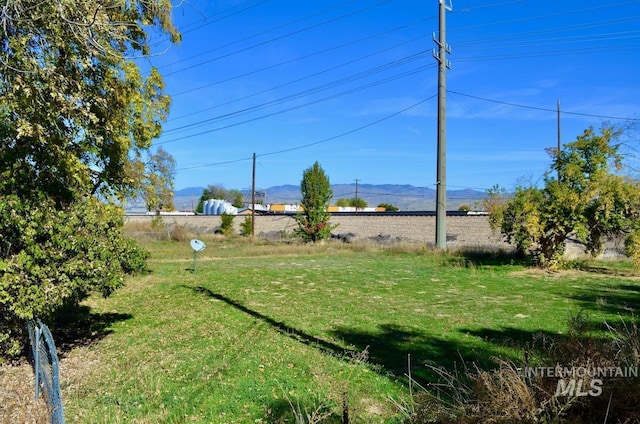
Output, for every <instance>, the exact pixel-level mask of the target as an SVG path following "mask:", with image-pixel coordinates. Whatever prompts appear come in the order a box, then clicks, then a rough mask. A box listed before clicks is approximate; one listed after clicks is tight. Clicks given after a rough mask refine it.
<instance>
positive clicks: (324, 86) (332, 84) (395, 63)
mask: <svg viewBox="0 0 640 424" xmlns="http://www.w3.org/2000/svg"><path fill="white" fill-rule="evenodd" d="M430 53H431V52H428V53H427V52H425V51H423V52H419V53H415V54H413V55H410V56H407V57H404V58H401V59H398V60H395V61H393V62H389V63H386V64H384V65H380V66H378V67H375V68H370V69H367V70H365V71H362V72H358V73H356V74H352V75H349V76H346V77H343V78H340V79H338V80H334V81H331V82H328V83H325V84H322V85H319V86H316V87H313V88H309V89H306V90H303V91H300V92H297V93H294V94H290V95H288V96H285V97H282V98H279V99H275V100H271V101H269V102H265V103H261V104H259V105H254V106H251V107H247V108H244V109H240V110H237V111H235V112H230V113H226V114H223V115H219V116H216V117H213V118H208V119H204V120H200V121H197V122H194V123H191V124H186V125H183V126H180V127H176V128H172V129H170V130H167V131H165V134H173V133H175V132H180V131H184V130H187V129H192V128H195V127H199V126H203V125H206V124H208V123H212V122H215V121H220V120H224V119H228V118H231V117H235V116H240V115H245V114H247V113H251V112H255V111H257V110H261V109H266V108H269V107H272V106H275V105H279V104H282V103H286V102H289V101H292V100H296V99H299V98H301V97H305V96H308V95H310V94H315V93H319V92H321V91H325V90H328V89H331V88H335V87H338V86H341V85H344V84H348V83H351V82H354V81H357V80H360V79H363V78H366V77H369V76H372V75H375V74H377V73H380V72H384V71H387V70H389V69H392V68H394V67H397V66H402V65H405V64H407V63H410V62H413V61H416V60H419V59H422V58H424V57H425V56H426V55H427V54H430ZM357 60H359V59H357ZM341 66H343V65H339V66H338V67H341ZM334 68H337V67H334ZM334 68H330V69H329V70H332V69H334ZM326 71H327V70H325V71H321V72H317V73H314V74H311V75H309V76H306V77H303V78H299V79H297V80H294V81H290V82H288V83H285V84H282V85H280V86H277V87H273V88H270V89H267V90H263V91H260V92H258V93H254V94H251V95H248V96H244V97H242V98H240V99H234V100H232V101H229V102H226V103H223V104H220V105H216V106H213V107H210V108H207V109H216V108H219V107H222V106H225V105H228V104H231V103H235V102H237V101H240V100H243V99H247V98H250V97H254V96H256V95H259V94H263V93H266V92H269V91H273V90H275V89H277V88H282V87H284V86H287V85H290V84H293V83H295V82H299V81H301V80H304V79H307V78H310V77H313V76H317V75H320V74H322V73H324V72H326ZM410 74H413V72H410ZM394 79H396V78H394Z"/></svg>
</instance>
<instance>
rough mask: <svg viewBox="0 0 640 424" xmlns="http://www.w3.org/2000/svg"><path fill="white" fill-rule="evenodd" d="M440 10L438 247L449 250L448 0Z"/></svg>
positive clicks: (443, 0)
mask: <svg viewBox="0 0 640 424" xmlns="http://www.w3.org/2000/svg"><path fill="white" fill-rule="evenodd" d="M438 2H439V3H440V8H439V16H440V22H439V37H438V39H436V37H435V34H434V36H433V41H435V43H436V44H437V45H438V53H437V55H436V52H435V50H434V52H433V56H434V57H435V58H436V60H437V61H438V153H437V155H438V156H437V164H436V167H437V171H436V247H437V248H438V249H442V250H444V249H446V248H447V223H446V220H447V125H446V123H447V120H446V112H447V108H446V101H447V68H450V67H451V66H450V64H449V61H448V60H447V53H451V48H450V47H449V46H448V45H447V37H446V32H447V31H446V14H447V9H448V10H451V8H452V7H447V5H446V3H445V2H446V0H438Z"/></svg>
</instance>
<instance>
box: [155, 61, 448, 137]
mask: <svg viewBox="0 0 640 424" xmlns="http://www.w3.org/2000/svg"><path fill="white" fill-rule="evenodd" d="M435 66H436V65H435V64H431V65H426V66H421V67H418V68H415V69H412V70H410V71H406V72H404V73H402V74H396V75H393V76H391V77H387V78H385V79H382V80H378V81H374V82H372V83H368V84H365V85H362V86H359V87H356V88H352V89H349V90H346V91H342V92H340V93H336V94H332V95H331V96H327V97H323V98H320V99H317V100H313V101H310V102H307V103H304V104H300V105H296V106H292V107H289V108H287V109H283V110H279V111H275V112H272V113H268V114H266V115H261V116H258V117H255V118H251V119H247V120H244V121H240V122H235V123H233V124H229V125H225V126H222V127H217V128H213V129H210V130H207V131H201V132H199V133H195V134H189V135H185V136H182V137H178V138H173V139H170V140H164V141H159V142H157V143H154V145H155V146H159V145H162V144H168V143H174V142H176V141H180V140H185V139H189V138H193V137H197V136H200V135H204V134H210V133H212V132H216V131H221V130H225V129H228V128H232V127H237V126H239V125H244V124H248V123H250V122H255V121H258V120H261V119H265V118H270V117H272V116H275V115H280V114H282V113H286V112H290V111H292V110H296V109H300V108H303V107H307V106H310V105H314V104H317V103H320V102H324V101H327V100H332V99H335V98H337V97H341V96H345V95H347V94H352V93H355V92H357V91H361V90H364V89H367V88H371V87H375V86H377V85H380V84H384V83H387V82H389V81H393V80H396V79H399V78H404V77H406V76H409V75H413V74H416V73H419V72H424V71H425V70H427V69H432V68H435Z"/></svg>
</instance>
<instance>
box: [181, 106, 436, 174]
mask: <svg viewBox="0 0 640 424" xmlns="http://www.w3.org/2000/svg"><path fill="white" fill-rule="evenodd" d="M436 96H437V95H436V94H434V95H432V96H430V97H427V98H426V99H422V100H420V101H418V102H416V103H414V104H412V105H410V106H408V107H405V108H403V109H401V110H399V111H397V112H394V113H392V114H389V115H385V116H384V117H382V118H379V119H376V120H375V121H372V122H369V123H367V124H365V125H361V126H359V127H357V128H354V129H352V130H349V131H346V132H343V133H340V134H338V135H334V136H331V137H327V138H324V139H322V140H318V141H315V142H313V143H307V144H303V145H300V146H295V147H290V148H287V149H282V150H277V151H273V152H268V153H261V154H256V158H258V157H263V156H273V155H278V154H282V153H287V152H292V151H294V150H300V149H305V148H307V147H311V146H316V145H318V144H322V143H327V142H329V141H333V140H336V139H338V138H342V137H345V136H347V135H350V134H353V133H355V132H358V131H361V130H364V129H366V128H369V127H372V126H374V125H377V124H379V123H381V122H384V121H386V120H389V119H391V118H393V117H395V116H398V115H401V114H403V113H405V112H407V111H409V110H411V109H414V108H416V107H418V106H420V105H421V104H423V103H426V102H428V101H429V100H431V99H433V98H435V97H436ZM252 159H253V156H252V157H248V158H241V159H233V160H227V161H221V162H215V163H210V164H205V165H196V166H188V167H184V168H177V169H176V171H184V170H189V169H196V168H209V167H212V166H218V165H225V164H228V163H234V162H242V161H247V160H252Z"/></svg>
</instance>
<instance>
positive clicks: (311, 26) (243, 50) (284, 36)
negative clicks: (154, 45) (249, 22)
mask: <svg viewBox="0 0 640 424" xmlns="http://www.w3.org/2000/svg"><path fill="white" fill-rule="evenodd" d="M390 1H391V0H381V1H379V2H377V3H375V4H373V5H370V6H367V7H365V8H362V9H358V10H356V11H352V12H349V13H346V14H344V15H340V16H337V17H334V18H331V19H328V20H326V21H322V22H319V23H317V24H313V25H310V26H307V27H304V28H301V29H298V30H295V31H292V32H288V33H286V34H283V35H280V36H277V37H274V38H271V39H269V40H265V41H261V42H259V43H256V44H252V45H250V46H248V47H244V48H242V49H239V50H235V51H232V52H229V53H225V54H223V55H220V56H217V57H214V58H213V59H209V60H205V61H203V62H199V63H196V64H194V65H190V66H187V67H185V68H181V69H178V70H176V71H173V72H164V73H163V75H164V76H165V77H167V76H170V75H175V74H177V73H180V72H184V71H187V70H190V69H193V68H196V67H198V66H202V65H205V64H207V63H211V62H215V61H217V60H220V59H224V58H227V57H230V56H234V55H236V54H239V53H243V52H246V51H248V50H251V49H255V48H256V47H262V46H264V45H267V44H269V43H273V42H274V41H278V40H281V39H283V38H287V37H290V36H292V35H297V34H300V33H302V32H306V31H309V30H312V29H315V28H318V27H321V26H323V25H327V24H330V23H332V22H335V21H338V20H340V19H343V18H346V17H350V16H354V15H357V14H359V13H363V12H366V11H368V10H371V9H373V8H375V7H378V6H380V5H382V4H384V3H388V2H390Z"/></svg>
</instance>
